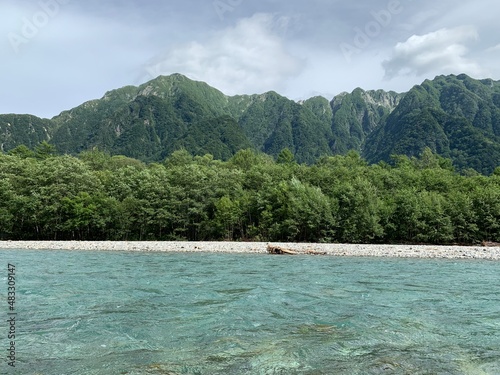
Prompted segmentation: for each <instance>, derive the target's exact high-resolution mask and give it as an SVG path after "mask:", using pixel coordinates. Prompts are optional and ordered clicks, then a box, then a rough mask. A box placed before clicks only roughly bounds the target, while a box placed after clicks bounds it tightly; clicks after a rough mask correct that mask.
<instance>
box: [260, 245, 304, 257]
mask: <svg viewBox="0 0 500 375" xmlns="http://www.w3.org/2000/svg"><path fill="white" fill-rule="evenodd" d="M267 252H268V253H269V254H278V255H297V254H299V253H298V252H296V251H293V250H290V249H285V248H283V247H281V246H272V245H267Z"/></svg>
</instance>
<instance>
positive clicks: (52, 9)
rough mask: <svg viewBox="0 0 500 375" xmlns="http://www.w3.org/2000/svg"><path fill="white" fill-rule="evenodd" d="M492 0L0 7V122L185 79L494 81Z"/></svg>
mask: <svg viewBox="0 0 500 375" xmlns="http://www.w3.org/2000/svg"><path fill="white" fill-rule="evenodd" d="M498 14H500V5H499V3H498V1H493V0H462V1H461V2H457V1H456V0H453V1H452V0H418V1H417V0H413V1H412V0H358V1H356V0H352V1H347V0H344V1H338V0H254V1H251V0H183V1H180V0H179V1H170V0H143V1H139V0H0V51H1V56H0V57H1V59H0V81H1V84H2V91H1V92H2V96H1V98H0V113H31V114H35V115H37V116H41V117H48V118H50V117H52V116H54V115H57V114H58V113H60V112H61V111H63V110H66V109H70V108H73V107H75V106H77V105H79V104H81V103H83V102H85V101H87V100H91V99H96V98H100V97H102V96H103V95H104V93H105V92H106V91H108V90H111V89H115V88H119V87H122V86H125V85H139V84H141V83H144V82H146V81H148V80H150V79H153V78H155V77H156V76H158V75H161V74H163V75H168V74H171V73H182V74H185V75H187V76H188V77H190V78H192V79H196V80H201V81H205V82H208V83H209V84H210V85H212V86H214V87H216V88H218V89H220V90H221V91H223V92H224V93H226V94H228V95H234V94H252V93H261V92H265V91H269V90H275V91H278V92H279V93H281V94H283V95H285V96H287V97H289V98H291V99H295V100H298V99H303V98H307V97H311V96H314V95H323V96H325V97H327V98H328V99H331V98H332V97H333V96H334V95H336V94H338V93H340V92H342V91H349V92H350V91H352V90H353V89H355V88H356V87H363V88H365V89H378V88H383V89H386V90H395V91H399V92H402V91H407V90H409V89H410V88H411V87H412V86H413V85H414V84H418V83H421V82H422V81H423V80H424V79H427V78H429V79H432V78H434V77H435V76H436V75H439V74H452V73H454V74H456V73H467V74H469V75H471V76H473V77H475V78H486V77H489V78H494V79H497V80H500V64H498V61H499V58H500V32H499V31H500V30H499V28H500V27H499V26H498V21H497V18H498Z"/></svg>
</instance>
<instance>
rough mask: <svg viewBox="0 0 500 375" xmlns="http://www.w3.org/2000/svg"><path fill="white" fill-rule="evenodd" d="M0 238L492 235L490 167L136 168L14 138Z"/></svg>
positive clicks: (3, 183) (498, 225)
mask: <svg viewBox="0 0 500 375" xmlns="http://www.w3.org/2000/svg"><path fill="white" fill-rule="evenodd" d="M0 238H1V239H3V240H197V241H203V240H236V241H298V242H342V243H432V244H451V243H459V244H475V243H479V242H481V241H495V242H500V168H497V169H496V171H495V173H494V174H492V175H491V176H483V175H479V174H477V173H476V172H474V171H472V170H470V171H466V173H462V174H458V173H456V172H455V171H454V169H453V167H452V164H451V161H450V160H448V159H443V158H441V157H439V156H437V155H434V154H433V153H432V152H431V151H430V150H426V151H424V152H423V154H422V155H421V156H420V157H419V158H408V157H405V156H397V157H394V158H393V163H392V164H387V163H379V164H375V165H369V164H368V163H366V161H364V160H363V159H362V158H361V157H360V156H359V154H357V153H355V152H350V153H349V154H347V155H345V156H329V157H322V158H320V159H319V160H317V162H316V163H315V164H313V165H302V164H298V163H297V162H296V161H295V160H294V157H293V155H292V153H291V152H290V151H288V150H283V151H282V152H281V153H280V154H279V156H278V157H277V159H276V160H275V159H273V158H272V157H270V156H268V155H265V154H261V153H257V152H255V151H252V150H243V151H239V152H238V153H237V154H236V155H234V156H233V157H232V158H230V159H229V160H228V161H220V160H215V159H214V158H213V157H212V156H211V155H205V156H192V155H190V154H189V153H188V152H187V151H185V150H180V151H176V152H174V153H173V154H172V155H171V156H169V157H168V158H167V159H166V160H164V162H162V163H151V164H144V163H143V162H140V161H138V160H135V159H131V158H127V157H124V156H111V155H109V154H106V153H104V152H101V151H99V150H93V151H86V152H83V153H81V154H80V155H78V157H74V156H69V155H64V156H57V155H56V154H55V152H54V150H53V148H51V146H50V145H48V144H46V143H44V144H42V145H40V146H39V147H37V149H36V150H34V151H31V150H29V149H27V148H26V147H24V146H20V147H17V148H16V149H14V150H12V151H11V152H9V153H7V154H5V153H4V154H0Z"/></svg>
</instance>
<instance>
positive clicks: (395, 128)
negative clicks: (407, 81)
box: [364, 74, 500, 174]
mask: <svg viewBox="0 0 500 375" xmlns="http://www.w3.org/2000/svg"><path fill="white" fill-rule="evenodd" d="M426 147H429V148H430V149H431V150H432V151H434V152H435V153H438V154H440V155H442V156H445V157H447V158H451V159H452V160H453V162H454V165H455V167H457V168H458V169H466V168H473V169H475V170H476V171H478V172H481V173H484V174H489V173H491V172H492V171H493V170H494V169H495V167H498V166H499V165H500V82H495V81H493V80H490V79H486V80H481V81H478V80H474V79H472V78H470V77H468V76H466V75H464V74H462V75H459V76H454V75H451V76H439V77H436V79H434V80H433V81H429V80H426V81H425V82H424V83H423V84H422V85H418V86H415V87H414V88H412V89H411V90H410V91H409V92H408V93H407V94H406V95H405V96H404V98H403V99H402V100H401V102H400V103H399V105H398V106H397V107H396V108H395V110H394V111H393V112H392V113H391V114H390V115H389V116H388V118H387V120H386V121H385V122H382V123H381V125H380V126H379V127H378V128H377V129H375V130H374V131H373V132H372V133H371V134H370V135H369V136H368V138H367V140H366V143H365V150H364V156H365V157H366V158H367V159H368V160H369V161H372V162H377V161H379V160H389V159H390V156H391V155H392V154H403V155H408V156H418V155H419V154H421V153H422V151H423V150H424V149H425V148H426Z"/></svg>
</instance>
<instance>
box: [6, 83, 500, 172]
mask: <svg viewBox="0 0 500 375" xmlns="http://www.w3.org/2000/svg"><path fill="white" fill-rule="evenodd" d="M42 141H49V142H50V143H51V144H53V145H55V146H56V148H57V150H58V151H59V152H61V153H69V154H77V153H79V152H81V151H84V150H88V149H92V148H95V147H98V148H99V149H101V150H105V151H108V152H110V153H112V154H122V155H126V156H129V157H134V158H137V159H141V160H144V161H161V160H163V159H164V158H165V157H166V156H168V155H170V154H171V153H172V152H173V151H175V150H177V149H180V148H185V149H186V150H187V151H189V152H190V153H192V154H195V155H203V154H206V153H210V154H212V155H214V157H216V158H220V159H228V158H230V157H231V156H232V155H234V154H235V153H236V152H237V151H238V150H241V149H244V148H254V149H256V150H259V151H262V152H265V153H268V154H270V155H273V156H275V157H276V156H277V155H278V154H279V153H280V152H281V150H283V149H284V148H288V149H289V150H290V151H292V153H293V154H294V156H295V159H296V160H297V161H298V162H304V163H313V162H314V161H315V160H316V159H317V158H318V157H320V156H322V155H333V154H345V153H347V152H348V151H350V150H355V151H357V152H359V153H360V154H362V155H363V156H364V157H365V158H366V159H367V160H369V161H370V162H374V163H375V162H378V161H381V160H384V161H390V160H391V155H393V154H404V155H408V156H418V155H419V154H421V153H422V152H423V151H424V149H425V148H427V147H429V148H430V149H431V150H433V151H434V152H436V153H438V154H440V155H442V156H445V157H448V158H451V159H452V160H453V163H454V165H455V166H456V167H457V168H458V169H460V170H461V169H467V168H473V169H475V170H477V171H479V172H481V173H485V174H489V173H491V172H492V171H493V170H494V169H495V167H497V166H499V165H500V83H499V82H495V81H493V80H481V81H478V80H474V79H472V78H470V77H468V76H466V75H459V76H454V75H450V76H439V77H436V78H435V79H434V80H432V81H430V80H426V81H425V82H423V83H422V84H421V85H418V86H415V87H414V88H412V89H411V90H410V91H409V92H408V93H405V94H398V93H395V92H385V91H383V90H377V91H365V90H363V89H361V88H357V89H355V90H354V91H353V92H352V93H342V94H340V95H337V96H336V97H334V98H333V100H331V101H328V100H327V99H326V98H323V97H314V98H310V99H308V100H305V101H300V102H295V101H292V100H290V99H288V98H286V97H284V96H281V95H279V94H278V93H276V92H267V93H264V94H259V95H238V96H226V95H224V94H223V93H222V92H220V91H219V90H217V89H215V88H213V87H210V86H209V85H207V84H206V83H203V82H197V81H193V80H190V79H188V78H187V77H185V76H183V75H180V74H174V75H171V76H160V77H158V78H156V79H154V80H152V81H150V82H147V83H145V84H143V85H141V86H139V87H134V86H127V87H123V88H120V89H117V90H113V91H109V92H107V93H106V94H105V95H104V97H103V98H101V99H98V100H92V101H89V102H86V103H84V104H82V105H80V106H78V107H76V108H73V109H71V110H68V111H64V112H62V113H61V114H60V115H58V116H56V117H54V118H52V119H50V120H48V119H39V118H37V117H35V116H30V115H0V147H1V150H2V151H4V152H7V151H9V150H11V149H12V148H14V147H16V146H17V145H20V144H25V145H26V146H28V147H30V148H33V147H34V146H35V145H37V144H39V143H40V142H42Z"/></svg>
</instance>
